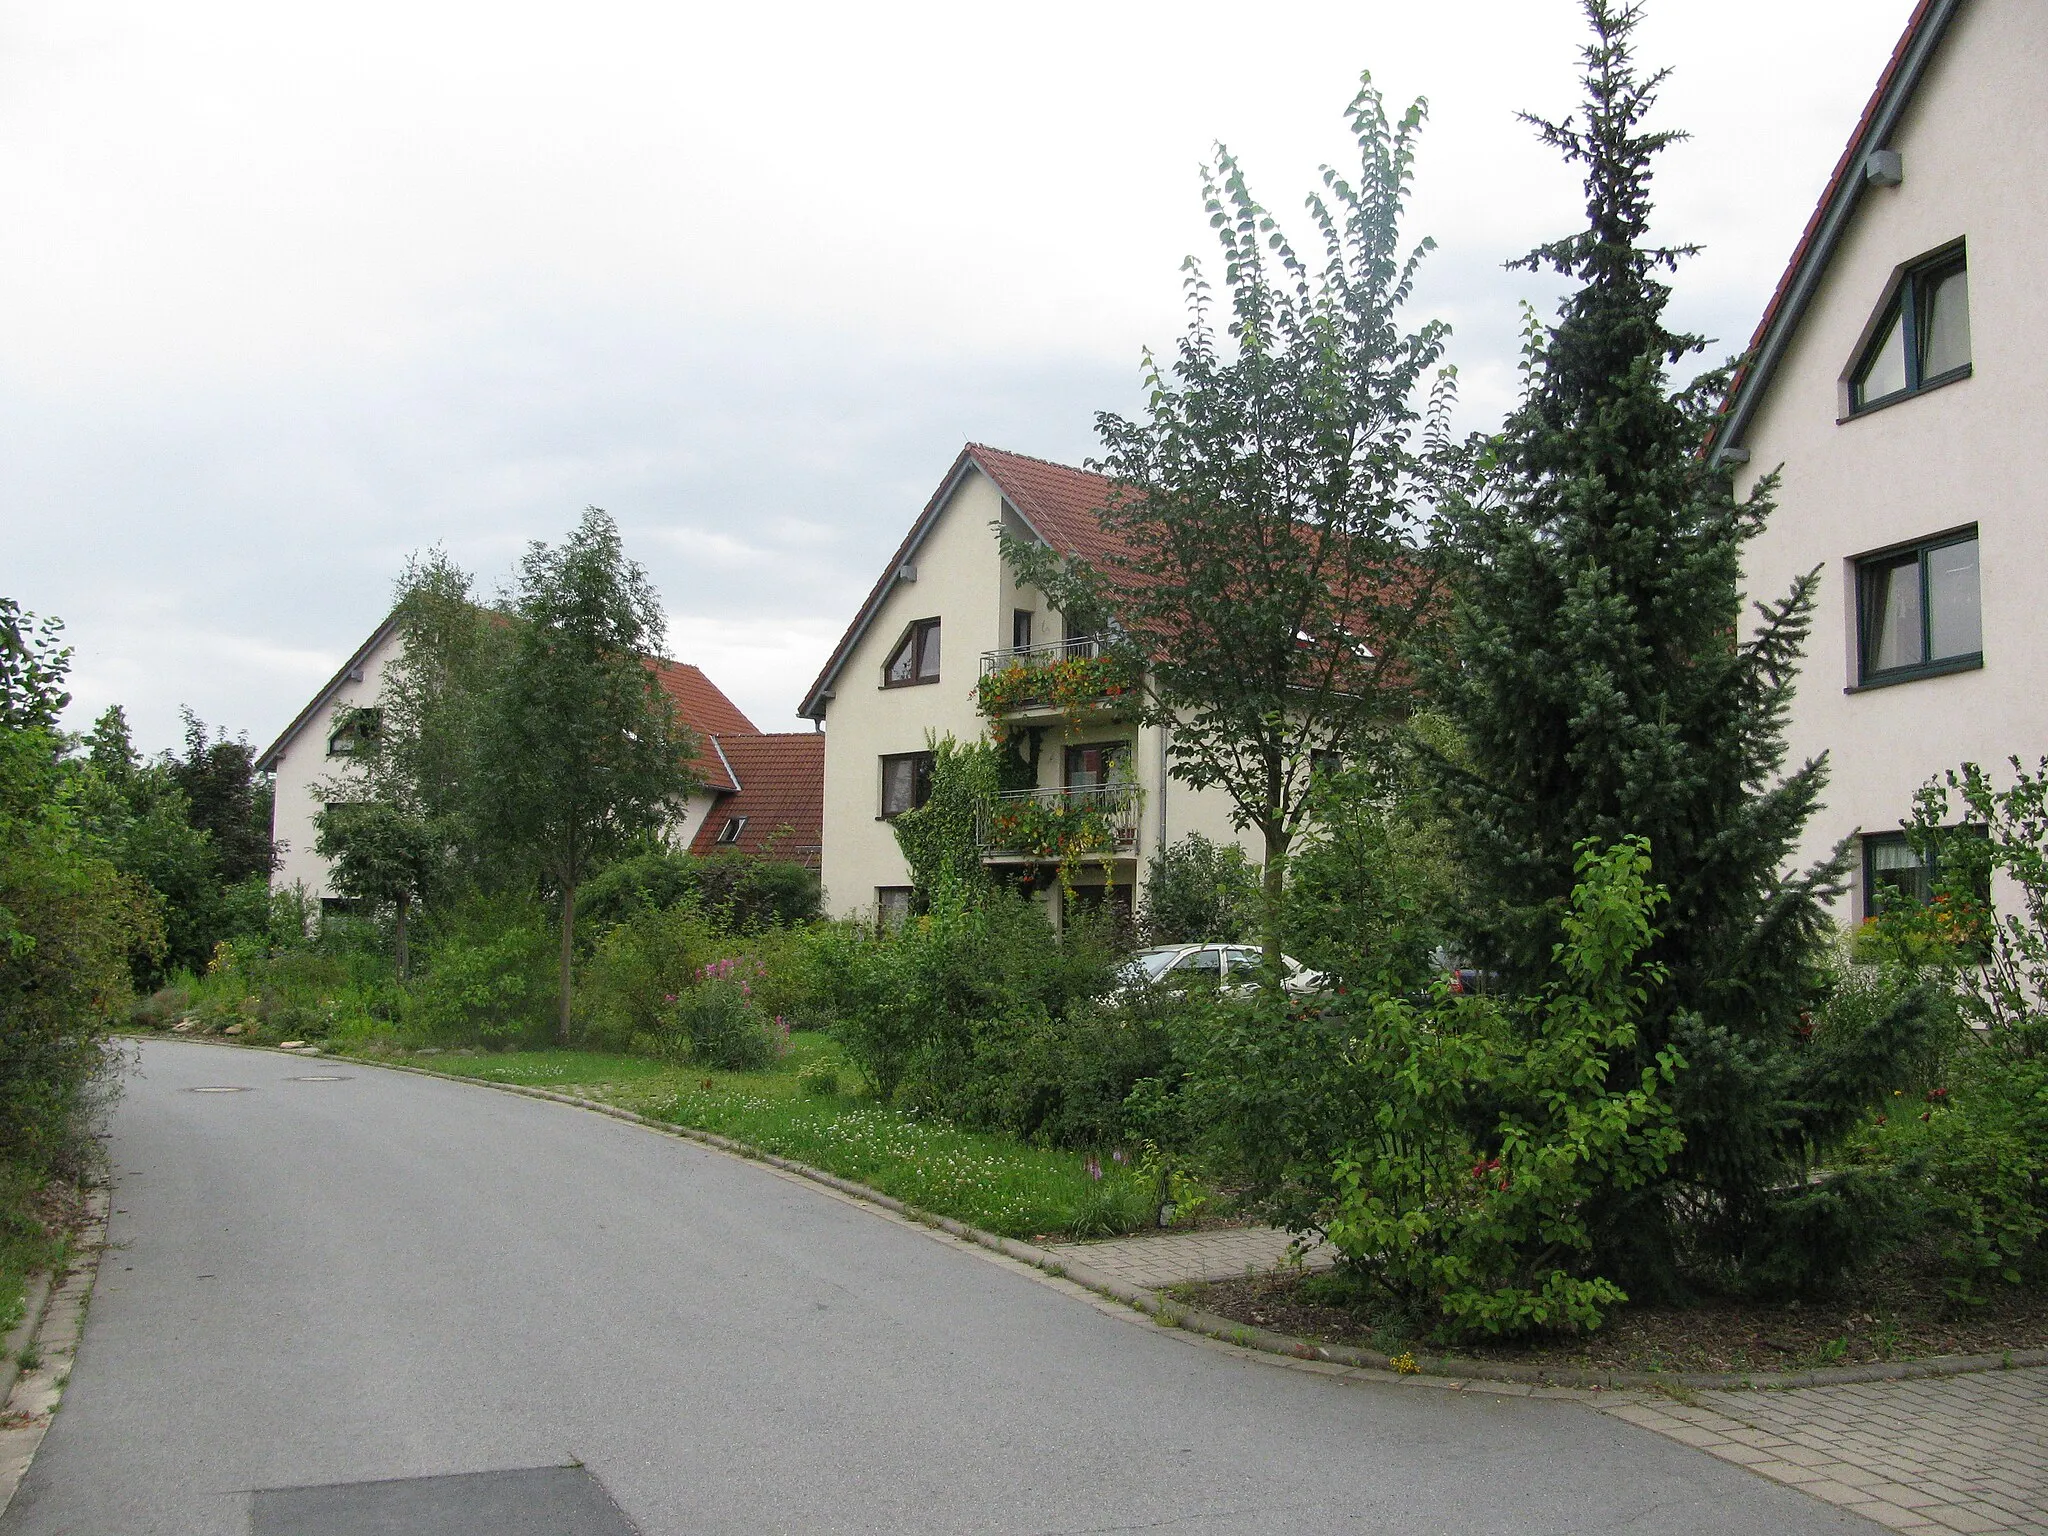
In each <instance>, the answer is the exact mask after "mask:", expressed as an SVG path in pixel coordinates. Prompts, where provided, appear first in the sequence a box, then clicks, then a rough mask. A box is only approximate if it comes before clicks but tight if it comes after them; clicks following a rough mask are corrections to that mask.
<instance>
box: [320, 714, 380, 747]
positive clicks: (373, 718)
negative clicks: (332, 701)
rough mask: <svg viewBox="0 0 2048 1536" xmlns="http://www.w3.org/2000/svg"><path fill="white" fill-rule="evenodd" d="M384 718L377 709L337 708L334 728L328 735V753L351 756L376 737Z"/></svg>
mask: <svg viewBox="0 0 2048 1536" xmlns="http://www.w3.org/2000/svg"><path fill="white" fill-rule="evenodd" d="M382 718H383V717H382V715H381V714H380V712H379V711H377V710H375V709H338V710H336V711H335V712H334V729H333V730H332V731H331V732H329V733H328V736H327V755H328V756H329V757H349V756H352V755H353V754H354V753H356V752H357V751H359V750H361V748H362V747H363V745H364V743H366V742H369V741H373V740H375V739H376V735H377V727H378V725H379V724H380V723H381V722H382Z"/></svg>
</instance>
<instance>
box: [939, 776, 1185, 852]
mask: <svg viewBox="0 0 2048 1536" xmlns="http://www.w3.org/2000/svg"><path fill="white" fill-rule="evenodd" d="M1144 798H1145V797H1144V795H1143V794H1142V793H1140V791H1139V789H1138V786H1137V785H1135V784H1102V785H1097V786H1094V787H1092V788H1088V789H1020V790H1013V791H1011V792H1010V793H1008V794H1002V795H998V796H996V798H995V800H994V801H993V802H991V803H990V804H987V805H984V806H983V807H982V808H981V811H980V813H979V815H978V816H977V817H976V818H975V829H974V831H975V841H976V842H978V843H979V844H980V845H981V857H982V861H983V862H984V863H990V864H1036V863H1047V862H1068V861H1074V860H1078V861H1082V862H1088V863H1101V862H1104V861H1107V860H1112V859H1128V858H1135V857H1136V856H1137V851H1138V816H1139V812H1140V811H1141V810H1142V809H1143V805H1144Z"/></svg>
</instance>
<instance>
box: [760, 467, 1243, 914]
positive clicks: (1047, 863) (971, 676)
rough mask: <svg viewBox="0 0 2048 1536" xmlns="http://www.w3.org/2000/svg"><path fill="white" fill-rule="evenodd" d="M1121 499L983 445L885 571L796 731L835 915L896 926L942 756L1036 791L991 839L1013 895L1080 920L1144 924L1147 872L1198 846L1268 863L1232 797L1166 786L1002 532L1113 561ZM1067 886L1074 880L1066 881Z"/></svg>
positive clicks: (1108, 687) (1012, 794)
mask: <svg viewBox="0 0 2048 1536" xmlns="http://www.w3.org/2000/svg"><path fill="white" fill-rule="evenodd" d="M1108 488H1109V482H1108V481H1107V480H1105V479H1104V478H1103V477H1101V476H1099V475H1094V474H1090V473H1088V472H1087V471H1085V470H1080V469H1074V468H1071V467H1069V466H1067V465H1063V464H1052V463H1048V462H1047V461H1045V460H1043V459H1033V458H1028V457H1026V456H1024V455H1022V454H1014V453H1006V452H1003V451H1001V450H998V449H993V448H988V447H984V446H982V445H980V444H969V445H968V446H967V447H966V448H964V449H962V450H961V452H960V455H959V457H958V458H957V459H955V460H954V462H953V465H952V468H951V469H949V470H948V471H947V473H946V476H945V478H944V479H943V480H942V481H941V482H940V484H939V488H938V490H937V491H936V492H935V493H934V494H933V496H932V498H931V500H930V501H929V502H927V503H926V505H925V507H924V510H923V511H922V512H921V513H920V514H919V515H918V517H917V519H916V520H915V521H914V522H913V523H912V525H911V527H910V531H909V532H908V533H907V534H906V535H905V536H904V539H903V542H902V543H901V544H900V545H899V546H898V547H897V550H896V552H895V554H894V555H892V556H891V557H890V559H889V561H888V563H887V565H886V566H885V567H884V569H883V571H882V574H881V576H880V578H879V579H878V580H877V581H876V583H875V585H874V587H873V589H872V590H871V591H870V592H869V594H868V596H867V599H866V600H865V601H864V602H863V603H862V605H861V608H860V610H859V612H858V613H856V614H855V616H854V619H853V622H852V623H851V624H850V625H849V626H848V627H847V630H846V633H845V635H844V636H843V637H842V638H841V639H840V641H839V643H838V645H837V646H836V647H834V649H833V651H832V654H831V656H830V658H829V659H828V660H827V661H826V663H825V667H824V670H823V671H822V672H820V673H819V675H818V679H817V681H816V682H815V683H813V684H812V686H811V688H810V691H809V692H808V693H807V694H806V695H805V696H804V700H803V703H802V705H801V706H800V707H799V710H798V713H800V714H802V715H804V716H805V717H807V718H809V719H812V720H815V721H818V722H819V723H820V724H822V725H824V726H825V728H826V729H825V758H824V767H825V797H824V823H823V842H824V858H823V865H822V874H823V879H824V886H825V892H826V900H827V902H828V904H829V907H830V910H831V911H833V912H834V913H835V914H838V915H842V916H856V915H858V916H871V917H879V918H881V919H882V920H885V921H887V920H890V919H892V918H894V917H896V916H900V915H901V914H902V913H904V912H907V911H908V909H909V900H910V872H909V869H908V867H907V865H906V864H905V862H904V859H903V855H902V852H901V850H900V848H899V847H898V846H897V842H896V837H895V833H894V830H893V829H892V827H891V825H890V824H891V822H892V821H893V820H894V818H895V817H896V816H897V815H899V814H900V813H901V812H903V811H905V810H909V809H911V808H913V807H914V806H916V805H920V804H922V803H923V801H924V797H925V794H926V792H927V791H928V790H929V787H930V764H931V757H930V744H931V742H932V741H933V740H934V739H935V738H943V737H945V736H949V735H950V736H952V737H953V738H954V739H955V740H957V741H960V742H963V743H965V742H973V741H979V740H982V739H983V738H985V737H989V736H991V735H993V736H996V737H998V738H999V739H1001V740H1002V741H1003V742H1004V743H1005V744H1006V747H1007V748H1008V749H1009V750H1010V751H1011V752H1013V753H1014V754H1015V755H1016V757H1017V759H1018V760H1019V766H1018V767H1017V768H1016V769H1014V770H1013V772H1014V773H1015V774H1016V775H1018V776H1021V777H1024V778H1026V779H1028V781H1029V782H1027V783H1022V784H1017V785H1014V786H1013V787H1011V788H1008V789H1006V790H1005V792H1004V793H1002V794H1001V795H1000V796H998V798H997V802H996V804H995V806H994V808H993V810H992V812H991V813H990V814H989V815H988V816H986V817H984V818H983V824H982V826H981V827H980V828H979V829H978V841H979V843H980V846H981V855H982V860H983V863H984V864H985V866H987V867H988V869H989V870H990V872H991V873H992V874H993V875H994V876H995V877H996V878H997V879H998V880H1000V881H1002V882H1003V883H1006V884H1009V885H1012V886H1014V887H1015V888H1017V889H1019V890H1022V891H1024V892H1026V893H1027V894H1029V895H1030V896H1031V898H1032V899H1033V900H1035V901H1037V902H1040V903H1042V904H1044V905H1045V906H1046V907H1047V908H1048V912H1049V915H1050V916H1051V917H1052V918H1053V920H1054V921H1058V920H1060V919H1061V918H1062V917H1063V916H1064V911H1063V909H1064V906H1065V904H1066V902H1067V900H1068V899H1069V898H1068V895H1067V891H1068V890H1069V889H1071V891H1072V892H1073V899H1075V900H1078V901H1080V902H1082V903H1083V904H1085V905H1096V904H1100V903H1110V904H1113V905H1115V906H1119V907H1128V906H1130V905H1131V904H1132V903H1133V902H1134V901H1135V900H1136V898H1137V896H1138V895H1139V893H1140V891H1141V889H1142V886H1143V883H1144V879H1145V872H1146V867H1147V864H1148V863H1149V861H1150V859H1151V857H1152V855H1153V854H1154V853H1155V852H1157V851H1158V849H1159V848H1161V847H1162V846H1164V845H1165V844H1167V843H1170V842H1173V841H1177V840H1178V839H1180V838H1183V837H1185V836H1187V835H1188V834H1189V833H1190V832H1199V833H1201V834H1203V835H1204V836H1206V837H1208V838H1210V839H1212V840H1214V841H1217V842H1239V843H1243V844H1244V845H1245V846H1246V849H1247V851H1248V852H1249V853H1251V854H1252V855H1253V856H1254V857H1257V856H1258V854H1259V852H1260V850H1259V849H1258V848H1257V847H1256V846H1254V845H1253V844H1251V843H1250V842H1248V841H1247V840H1246V836H1245V834H1241V833H1239V832H1238V831H1237V830H1236V829H1234V828H1233V827H1232V826H1231V821H1230V801H1229V798H1228V796H1227V795H1225V794H1224V793H1223V792H1222V791H1221V790H1215V789H1210V790H1202V791H1196V790H1192V789H1190V788H1189V787H1188V786H1187V785H1185V784H1181V783H1179V782H1177V781H1175V780H1173V779H1171V778H1169V777H1168V775H1167V772H1166V765H1167V756H1166V741H1165V738H1164V735H1163V733H1162V731H1161V730H1160V729H1159V728H1156V727H1151V726H1142V725H1140V724H1138V723H1137V721H1136V720H1135V719H1134V718H1133V717H1132V713H1131V711H1130V709H1129V694H1128V692H1127V691H1125V692H1120V691H1119V690H1120V689H1122V688H1123V686H1124V685H1123V683H1122V682H1121V681H1120V680H1119V679H1117V678H1116V677H1114V675H1113V674H1112V673H1111V671H1110V669H1109V667H1108V664H1107V663H1106V661H1105V660H1104V658H1102V657H1101V656H1100V654H1099V652H1100V646H1099V644H1098V639H1097V636H1096V635H1095V634H1094V633H1092V632H1090V631H1089V630H1088V629H1087V628H1086V626H1080V625H1074V626H1070V625H1069V624H1068V622H1067V620H1066V618H1065V616H1064V615H1062V614H1060V613H1058V612H1057V611H1055V610H1054V609H1053V608H1052V606H1051V605H1050V603H1049V602H1047V600H1046V598H1045V595H1044V594H1043V593H1041V592H1039V591H1038V590H1037V589H1036V588H1034V587H1031V586H1029V585H1026V584H1023V583H1021V582H1019V580H1018V579H1017V576H1016V573H1015V572H1014V571H1012V570H1011V569H1010V567H1009V565H1008V563H1007V562H1006V561H1005V560H1004V559H1003V556H1002V550H1001V546H1000V544H999V542H998V537H997V530H998V528H1003V529H1007V530H1008V531H1009V532H1010V533H1012V534H1013V535H1015V536H1017V537H1019V538H1022V539H1027V540H1032V541H1035V542H1038V543H1041V544H1044V545H1047V546H1050V547H1051V548H1052V549H1054V550H1055V551H1057V552H1058V553H1060V554H1061V555H1064V556H1070V557H1071V556H1081V557H1083V558H1087V557H1092V556H1099V555H1100V554H1101V553H1102V552H1103V550H1104V549H1105V548H1106V547H1107V539H1106V536H1105V534H1104V532H1103V529H1102V526H1101V523H1100V520H1099V517H1098V513H1099V511H1100V509H1101V507H1102V505H1103V502H1104V499H1105V497H1106V494H1107V491H1108ZM1063 863H1064V864H1065V866H1066V878H1065V879H1064V880H1062V879H1061V878H1060V877H1059V869H1060V867H1061V865H1062V864H1063Z"/></svg>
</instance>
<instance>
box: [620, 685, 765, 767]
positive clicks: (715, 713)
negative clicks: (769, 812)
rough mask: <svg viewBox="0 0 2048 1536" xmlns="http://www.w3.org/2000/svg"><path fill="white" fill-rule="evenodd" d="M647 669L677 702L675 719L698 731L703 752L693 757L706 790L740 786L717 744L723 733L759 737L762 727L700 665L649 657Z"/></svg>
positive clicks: (692, 765)
mask: <svg viewBox="0 0 2048 1536" xmlns="http://www.w3.org/2000/svg"><path fill="white" fill-rule="evenodd" d="M647 670H648V671H650V672H652V673H653V674H654V677H655V680H656V681H657V682H659V683H660V684H661V691H662V692H663V693H665V694H667V695H668V696H669V698H670V699H672V700H674V701H675V706H676V718H677V719H679V720H681V721H682V722H683V724H685V725H687V726H688V727H689V728H690V729H691V730H693V731H695V732H696V733H697V737H698V740H699V741H700V742H702V744H703V751H701V752H699V753H698V754H697V755H696V756H695V757H694V758H692V759H691V760H690V766H691V768H693V769H695V770H696V773H697V777H698V778H700V779H702V780H703V781H704V787H705V788H706V789H713V790H721V791H725V792H728V793H729V792H731V791H734V790H737V789H738V788H739V785H738V783H736V782H735V781H734V779H733V771H732V768H731V767H730V766H729V765H728V764H727V762H726V761H725V759H724V758H722V757H721V756H720V755H719V753H718V749H717V746H716V745H715V738H717V737H721V736H731V737H739V736H758V735H760V734H761V732H760V729H759V728H758V727H757V726H756V725H755V724H754V722H753V721H751V720H749V719H748V718H747V717H746V716H745V715H743V714H741V713H740V709H739V706H738V705H737V704H735V703H733V701H732V700H731V699H728V698H727V697H726V696H725V695H724V694H723V693H721V692H720V691H719V688H718V685H717V684H716V683H714V682H712V681H711V679H710V678H708V677H706V676H705V675H704V673H703V671H702V670H701V669H700V668H697V667H693V666H691V665H690V664H689V663H688V662H686V661H663V660H661V659H660V658H659V657H649V658H648V660H647Z"/></svg>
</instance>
